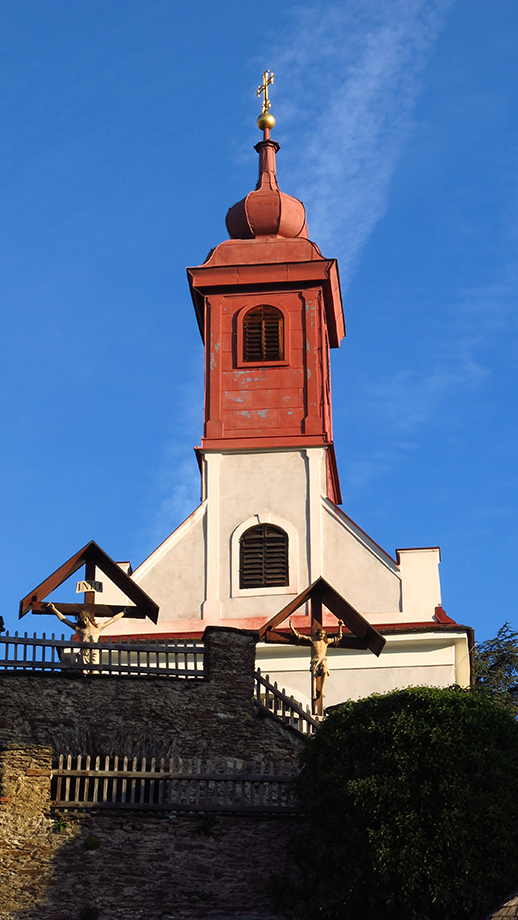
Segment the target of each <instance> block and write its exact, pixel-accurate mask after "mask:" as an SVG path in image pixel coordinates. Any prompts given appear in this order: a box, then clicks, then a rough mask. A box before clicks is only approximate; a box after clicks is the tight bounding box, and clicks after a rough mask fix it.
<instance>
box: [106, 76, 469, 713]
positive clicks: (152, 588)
mask: <svg viewBox="0 0 518 920" xmlns="http://www.w3.org/2000/svg"><path fill="white" fill-rule="evenodd" d="M272 79H273V75H269V73H268V72H266V73H265V74H264V76H263V84H262V86H261V87H260V88H259V89H260V91H261V92H262V93H263V94H264V101H263V111H262V113H261V115H260V116H259V118H258V126H259V128H260V130H261V131H262V133H263V137H262V140H261V141H260V142H259V143H258V144H257V145H256V147H255V149H256V151H257V153H258V155H259V178H258V182H257V185H256V187H255V189H254V190H253V191H251V192H250V193H249V194H248V195H246V197H245V198H243V199H242V200H241V201H239V202H238V203H237V204H235V205H234V206H233V207H231V208H230V210H229V212H228V214H227V218H226V224H227V230H228V233H229V237H230V238H229V239H228V240H225V241H224V242H222V243H220V244H219V245H218V246H216V248H215V249H213V250H212V251H211V253H210V254H209V256H208V258H207V260H206V261H205V262H204V263H203V264H202V265H198V266H196V267H193V268H189V269H188V270H187V275H188V281H189V287H190V292H191V296H192V300H193V303H194V309H195V312H196V317H197V321H198V325H199V329H200V333H201V336H202V338H203V341H204V345H205V405H204V418H203V432H202V437H201V442H200V446H199V447H197V448H196V453H197V457H198V462H199V466H200V471H201V480H202V500H201V504H200V505H199V507H198V508H197V509H196V510H195V511H194V512H193V513H192V514H191V515H190V517H189V518H187V520H186V521H184V522H183V524H181V525H180V526H179V527H178V528H177V529H176V530H175V531H174V532H173V533H172V534H171V535H170V536H169V537H168V538H167V539H166V540H165V541H164V543H162V544H161V546H159V547H158V548H157V549H156V550H155V551H154V552H153V553H152V554H151V555H150V556H149V557H148V558H147V559H146V560H145V561H144V562H143V563H142V564H141V565H140V566H139V567H138V568H137V569H136V570H135V572H134V573H133V575H132V578H133V579H134V580H135V581H136V582H137V583H138V584H139V585H140V587H141V588H142V589H143V590H144V591H145V592H146V594H147V595H149V596H150V597H151V598H153V600H154V601H155V602H156V603H157V604H158V606H159V608H160V610H159V616H158V622H157V624H156V627H155V628H154V629H150V626H149V623H144V622H143V621H138V620H134V621H132V620H131V619H127V618H126V619H125V620H124V626H125V629H126V630H127V632H128V633H129V634H131V635H139V634H140V635H142V634H144V633H145V634H147V635H157V636H160V635H162V636H165V635H167V636H174V635H182V636H200V635H201V634H202V633H203V630H204V629H205V627H206V626H209V625H211V626H217V625H225V626H234V627H237V628H244V629H253V630H258V629H260V628H261V627H262V626H263V625H264V624H265V623H266V622H267V621H268V620H270V619H271V618H272V617H273V616H274V615H275V614H276V613H278V612H279V610H281V609H282V608H284V607H285V606H286V605H287V604H288V603H289V602H290V600H292V599H295V598H296V597H297V596H298V595H299V594H300V593H301V592H303V591H304V590H305V589H306V588H307V587H308V586H309V585H311V584H312V583H313V582H315V581H316V580H317V579H318V578H320V577H322V578H324V579H325V580H326V581H327V582H328V583H329V584H330V585H331V586H332V588H333V589H334V590H335V591H336V592H338V594H340V595H341V596H342V597H343V598H344V599H345V600H346V601H347V602H348V604H350V605H351V606H352V607H353V608H354V609H355V610H356V611H358V612H359V613H360V614H361V615H362V616H363V617H364V618H365V619H366V620H368V621H369V622H370V623H371V624H372V625H373V626H374V627H375V628H376V629H384V628H386V629H387V630H393V631H397V632H401V631H403V632H404V631H405V630H406V632H407V633H408V634H409V635H410V633H411V638H410V640H409V641H410V644H411V646H412V652H411V653H410V655H409V656H407V657H406V659H405V666H407V665H408V666H409V667H412V668H413V679H412V680H411V681H410V682H411V683H416V682H417V683H427V682H429V680H428V679H424V678H420V676H419V674H417V671H416V667H417V670H418V671H419V667H420V664H419V662H423V661H424V657H426V655H428V657H430V655H429V653H430V654H432V652H431V649H432V646H433V649H434V650H435V652H436V651H437V648H438V647H439V646H440V648H441V649H443V650H444V654H443V657H442V658H441V660H440V661H439V658H440V655H439V658H437V655H436V657H435V659H433V654H432V658H430V660H429V661H428V660H427V663H426V667H427V668H429V666H430V665H432V664H433V666H434V667H435V666H438V667H439V666H440V667H442V668H443V670H442V671H441V676H440V677H439V678H437V679H436V680H432V683H438V684H439V685H448V684H450V683H453V682H454V681H455V680H457V679H459V680H460V682H461V683H467V682H469V660H468V658H467V652H466V649H467V645H466V631H465V629H464V628H463V627H458V629H459V633H458V635H456V637H455V639H453V637H452V636H450V635H448V637H447V640H446V641H442V640H441V641H442V645H441V643H439V646H437V634H438V633H441V635H444V633H445V630H449V631H450V632H451V630H452V629H454V627H455V626H456V624H454V622H453V621H452V620H450V619H449V618H448V617H446V615H445V614H444V611H443V610H442V607H441V597H440V583H439V572H438V563H439V549H438V548H437V547H426V548H418V549H411V550H399V551H398V555H397V559H394V558H393V557H392V556H391V555H390V554H388V553H387V552H385V550H383V549H382V548H381V547H379V546H378V545H377V544H376V543H375V541H374V540H372V539H371V538H370V537H369V536H368V535H367V534H365V533H364V531H363V530H362V529H361V528H360V527H358V526H357V525H356V524H355V523H354V522H353V521H352V520H351V519H350V518H349V517H347V515H346V514H344V513H343V512H342V511H341V509H340V508H339V507H338V506H339V504H340V503H341V495H340V485H339V480H338V472H337V465H336V459H335V452H334V446H333V431H332V411H331V384H330V369H329V351H330V349H331V348H338V347H339V345H340V342H341V340H342V339H343V337H344V336H345V323H344V316H343V309H342V300H341V293H340V284H339V276H338V267H337V263H336V260H335V259H328V258H325V257H324V256H323V255H322V253H321V252H320V250H319V248H318V246H317V245H316V244H315V243H314V242H312V241H310V239H309V238H308V230H307V224H306V214H305V209H304V206H303V204H302V202H300V201H298V200H297V199H296V198H292V197H290V196H289V195H287V194H285V193H284V192H282V191H281V190H280V188H279V185H278V182H277V172H276V154H277V152H278V151H279V145H278V143H277V142H276V141H275V140H273V139H272V138H271V137H270V131H271V128H272V127H273V125H274V124H275V120H274V118H273V116H272V115H271V113H270V112H269V108H270V103H269V100H268V84H269V82H271V80H272ZM308 621H309V617H308V616H307V613H306V611H305V609H304V608H301V610H300V611H299V612H298V616H297V617H296V620H295V624H296V626H297V628H298V629H299V630H302V631H303V630H304V628H307V627H308ZM323 622H324V625H333V626H334V625H335V623H336V620H335V619H334V618H332V617H331V615H330V614H328V613H327V614H326V612H325V611H324V619H323ZM416 630H418V631H419V632H420V633H422V635H421V636H420V638H419V639H417V633H416ZM110 631H111V632H115V631H116V629H115V628H111V629H110ZM426 631H428V632H426ZM425 633H426V635H425ZM430 637H431V638H430ZM416 643H417V645H416ZM419 643H420V647H419V648H418V645H419ZM427 643H428V644H427ZM430 643H431V644H430ZM434 643H435V644H434ZM389 645H390V644H389ZM387 647H389V646H387ZM270 649H271V647H270ZM283 649H284V650H283V651H282V655H284V659H283V660H284V664H283V666H282V668H281V671H282V672H283V673H288V672H290V671H293V670H294V671H297V670H299V671H300V670H301V668H304V681H307V676H306V675H307V671H306V667H307V665H306V664H304V665H301V664H300V661H299V663H298V664H297V663H295V665H293V661H295V660H298V659H296V655H295V652H297V649H293V647H291V646H289V647H288V651H286V646H284V647H283ZM416 649H417V651H416ZM339 651H342V650H337V653H336V655H337V656H338V654H339ZM268 654H269V655H270V657H271V653H270V651H269V652H268ZM358 654H359V655H361V653H358ZM387 654H388V653H387V652H384V653H383V655H381V656H380V660H379V662H378V660H377V659H376V662H377V663H376V664H375V667H376V668H377V669H378V676H379V677H380V681H379V682H378V683H377V684H375V685H374V686H372V685H371V686H369V687H368V692H372V689H389V688H390V687H391V686H399V685H402V686H404V685H408V683H409V681H408V680H407V681H403V683H398V681H399V677H396V676H394V675H395V674H396V673H397V675H400V674H401V664H400V663H398V664H397V665H395V671H394V667H392V668H389V669H388V670H389V671H390V672H391V673H390V675H389V674H388V672H387V674H386V675H385V677H384V678H383V679H381V671H383V669H384V664H383V663H382V662H383V659H385V661H386V660H387ZM441 654H442V653H441ZM279 655H281V652H279ZM367 655H368V659H369V660H368V664H365V663H363V664H362V663H361V662H360V665H358V667H359V668H360V670H361V669H362V668H363V669H366V668H367V667H370V668H372V667H373V665H372V659H373V658H374V656H372V655H370V654H369V653H367ZM416 655H417V658H416ZM286 656H288V657H290V656H291V658H292V659H293V661H292V663H291V664H290V663H289V662H288V661H287V658H286ZM423 656H424V657H423ZM456 656H457V657H456ZM459 656H461V657H462V661H463V662H464V664H463V665H462V668H463V670H462V668H461V671H462V675H461V677H458V674H460V673H461V671H458V668H457V658H458V660H459V662H460V660H461V658H460V657H459ZM274 657H275V655H274ZM443 659H444V661H443ZM336 660H338V659H336ZM343 660H345V659H343ZM351 660H352V659H351V658H349V659H348V662H349V664H347V665H346V666H345V665H344V667H349V668H350V667H351V664H350V662H351ZM359 660H360V659H358V661H359ZM362 661H363V659H362ZM466 661H467V663H466ZM393 662H394V660H393ZM357 664H358V662H357ZM459 667H460V665H459ZM268 669H269V671H270V673H272V672H274V671H275V667H274V665H273V664H272V662H271V661H270V662H269V664H268ZM393 672H394V673H393ZM457 672H458V673H457ZM372 673H373V672H372V671H371V674H372ZM423 673H425V672H423ZM431 673H432V672H431V670H428V671H427V672H426V674H427V675H428V676H430V675H431ZM437 673H439V672H437ZM281 679H285V680H286V685H287V686H288V685H289V686H291V687H295V688H297V689H298V692H299V691H300V692H299V697H298V698H299V699H300V698H301V697H300V693H301V692H304V691H302V690H301V689H300V688H302V683H303V682H302V677H301V678H300V680H299V679H298V678H295V677H292V678H289V679H288V678H281ZM304 686H305V684H304ZM344 686H345V685H344ZM359 689H360V694H359V695H362V687H360V688H359ZM338 692H340V694H341V696H340V699H345V698H346V697H347V696H350V695H358V694H357V693H356V691H355V693H352V692H351V691H350V688H348V687H346V688H345V690H344V687H342V688H341V690H340V691H338ZM329 702H332V700H330V701H329Z"/></svg>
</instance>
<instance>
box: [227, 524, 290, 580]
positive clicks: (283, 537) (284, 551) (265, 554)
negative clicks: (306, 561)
mask: <svg viewBox="0 0 518 920" xmlns="http://www.w3.org/2000/svg"><path fill="white" fill-rule="evenodd" d="M288 584H289V571H288V534H287V533H285V532H284V530H281V529H280V527H274V526H273V525H272V524H259V525H258V526H257V527H250V528H249V529H248V530H245V532H244V534H243V536H242V537H241V540H240V541H239V587H240V588H273V587H275V586H277V585H288Z"/></svg>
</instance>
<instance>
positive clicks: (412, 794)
mask: <svg viewBox="0 0 518 920" xmlns="http://www.w3.org/2000/svg"><path fill="white" fill-rule="evenodd" d="M294 787H295V791H296V793H297V795H298V796H299V799H300V803H301V806H302V809H303V811H304V813H305V814H306V815H307V817H308V820H309V828H310V831H309V836H308V840H307V841H306V843H305V846H304V848H303V853H302V855H301V856H300V860H301V868H302V871H303V877H304V878H305V879H306V880H307V881H306V886H307V887H306V894H305V895H303V896H302V897H301V898H299V903H298V904H297V905H296V906H295V908H294V915H295V916H297V917H308V918H313V917H318V918H320V920H338V918H340V920H343V918H344V917H347V920H360V918H361V920H380V918H383V920H396V918H397V920H479V918H482V917H485V916H486V914H487V913H488V912H489V911H490V910H491V909H492V908H494V907H495V906H496V905H497V904H498V903H499V902H500V901H501V900H502V898H503V897H504V896H505V895H506V894H507V893H508V892H509V891H511V890H512V889H513V888H515V887H516V885H517V883H518V724H517V723H516V722H515V720H514V719H513V717H512V715H510V713H509V712H508V711H506V710H505V709H504V708H503V707H501V706H497V705H495V704H494V703H493V702H492V700H491V699H490V698H489V697H488V696H487V694H484V693H477V692H469V691H464V690H460V689H459V688H452V689H448V690H439V689H435V688H428V687H417V688H410V689H407V690H401V691H396V692H393V693H388V694H386V695H383V696H380V695H375V696H371V697H369V698H368V699H364V700H360V701H359V702H356V703H353V702H350V703H346V704H344V705H342V706H340V707H338V708H337V709H336V710H334V711H332V712H331V713H330V714H329V716H328V717H327V719H326V720H325V721H324V723H323V724H322V726H321V728H320V729H319V731H318V732H317V734H316V736H315V737H314V738H312V739H310V740H309V741H308V743H307V746H306V747H305V749H304V751H303V753H302V758H301V773H300V775H299V777H298V778H297V779H296V780H295V782H294Z"/></svg>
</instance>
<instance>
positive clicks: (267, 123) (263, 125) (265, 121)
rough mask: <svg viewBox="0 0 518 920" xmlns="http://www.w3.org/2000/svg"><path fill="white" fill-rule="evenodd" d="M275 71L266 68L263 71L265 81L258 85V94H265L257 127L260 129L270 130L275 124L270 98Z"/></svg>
mask: <svg viewBox="0 0 518 920" xmlns="http://www.w3.org/2000/svg"><path fill="white" fill-rule="evenodd" d="M273 79H274V76H273V73H270V71H269V70H265V72H264V73H263V82H262V83H261V84H260V86H258V87H257V95H258V96H263V103H262V107H261V114H260V115H259V118H258V119H257V127H258V128H259V130H260V131H269V130H270V128H273V126H274V124H275V118H274V117H273V115H270V108H271V105H272V104H271V102H270V100H269V99H268V87H269V85H270V84H271V83H273Z"/></svg>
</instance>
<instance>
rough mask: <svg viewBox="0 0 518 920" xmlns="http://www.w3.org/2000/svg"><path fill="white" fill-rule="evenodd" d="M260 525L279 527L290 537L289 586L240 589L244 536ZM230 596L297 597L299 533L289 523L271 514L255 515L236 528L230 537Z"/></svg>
mask: <svg viewBox="0 0 518 920" xmlns="http://www.w3.org/2000/svg"><path fill="white" fill-rule="evenodd" d="M258 524H271V525H272V526H273V527H279V528H280V530H284V531H285V533H286V534H287V535H288V574H289V579H290V583H289V584H288V585H275V586H274V587H271V588H240V587H239V561H240V558H239V555H240V554H239V544H240V540H241V537H242V536H243V534H244V533H245V532H246V531H247V530H249V529H250V527H256V526H257V525H258ZM230 569H231V571H230V596H231V597H268V596H269V595H278V596H282V595H285V594H294V595H297V594H298V593H299V592H298V581H299V579H298V537H297V531H296V530H295V528H294V527H293V525H292V524H290V523H289V521H285V520H284V518H281V517H279V516H278V515H276V514H272V513H270V512H266V513H262V514H261V513H259V514H254V515H253V516H252V517H250V518H248V519H247V520H246V521H243V523H242V524H239V526H238V527H236V528H235V530H234V531H233V533H232V535H231V537H230Z"/></svg>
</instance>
